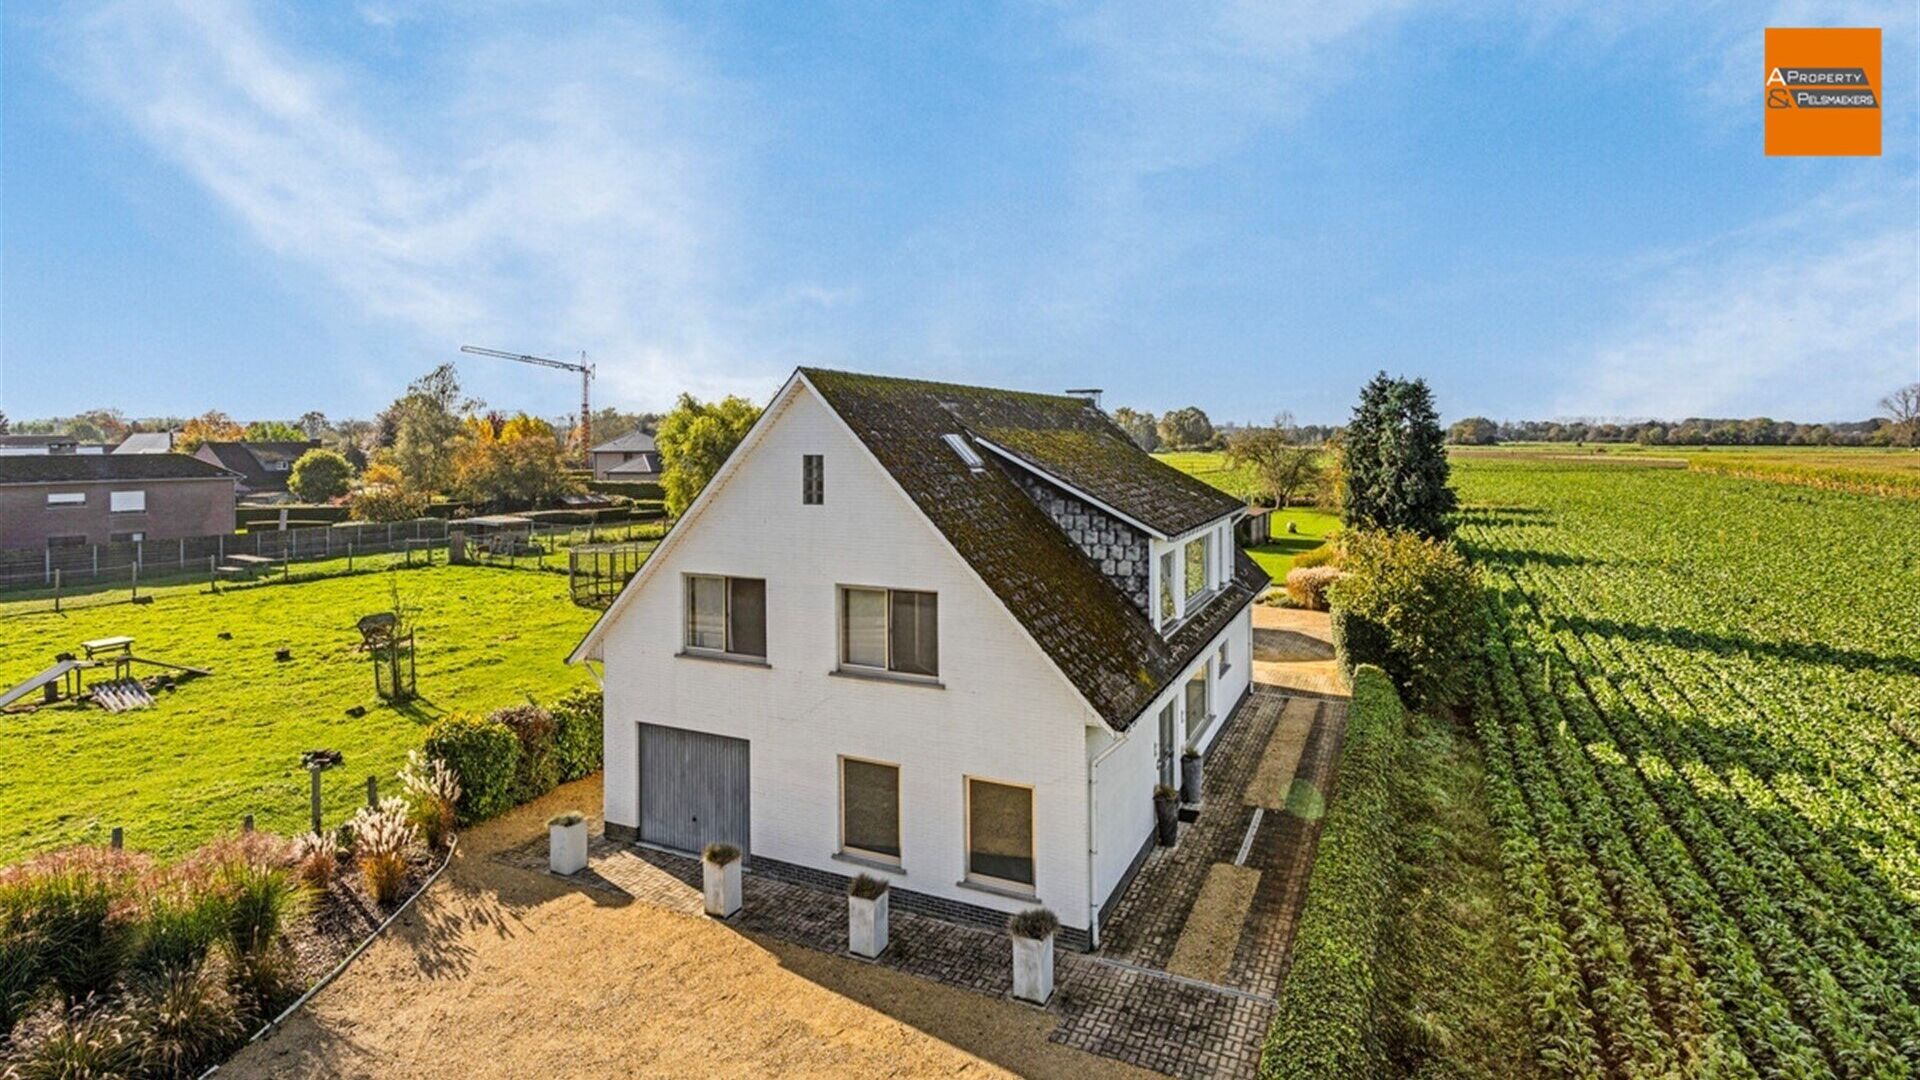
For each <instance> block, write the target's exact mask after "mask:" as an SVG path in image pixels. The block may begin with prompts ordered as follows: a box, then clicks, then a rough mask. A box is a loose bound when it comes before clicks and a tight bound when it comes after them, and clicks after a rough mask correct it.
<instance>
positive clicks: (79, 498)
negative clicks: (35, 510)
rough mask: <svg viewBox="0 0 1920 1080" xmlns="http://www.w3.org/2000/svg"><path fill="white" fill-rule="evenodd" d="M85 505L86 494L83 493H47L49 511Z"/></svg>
mask: <svg viewBox="0 0 1920 1080" xmlns="http://www.w3.org/2000/svg"><path fill="white" fill-rule="evenodd" d="M85 505H87V493H86V492H84V491H49V492H47V508H48V509H50V510H51V509H65V508H67V507H72V506H85Z"/></svg>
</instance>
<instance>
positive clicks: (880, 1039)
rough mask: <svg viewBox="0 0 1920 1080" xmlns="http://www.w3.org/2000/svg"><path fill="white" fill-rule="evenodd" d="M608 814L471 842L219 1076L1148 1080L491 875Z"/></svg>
mask: <svg viewBox="0 0 1920 1080" xmlns="http://www.w3.org/2000/svg"><path fill="white" fill-rule="evenodd" d="M599 803H600V790H599V780H598V779H597V778H595V779H590V780H585V781H581V782H580V783H578V784H573V785H569V786H567V787H565V788H562V789H561V790H559V791H556V792H554V793H553V794H552V795H549V796H548V797H547V798H545V799H542V800H540V801H539V802H538V803H535V804H532V805H530V806H526V807H522V808H521V809H520V810H517V811H515V812H513V813H512V814H509V815H508V816H507V817H505V818H502V819H500V820H499V821H495V822H491V823H489V824H487V825H486V826H483V827H481V828H479V829H476V830H474V831H472V832H471V833H469V834H468V835H467V836H465V837H463V838H462V841H461V849H462V850H461V853H460V855H459V857H458V858H457V859H456V860H455V862H454V865H453V866H452V867H451V868H449V870H448V871H447V873H446V875H445V876H444V877H443V878H442V879H441V880H440V882H439V883H438V884H436V885H435V886H434V888H433V890H432V891H430V892H429V893H428V894H427V895H426V896H424V897H422V898H421V899H420V901H419V903H417V904H416V905H415V906H414V907H413V909H412V910H410V911H409V912H408V914H407V915H406V916H404V917H403V918H402V919H401V921H400V922H398V923H396V924H395V925H394V926H393V927H392V928H391V929H389V931H388V933H387V934H386V935H385V936H384V937H383V938H382V939H381V940H380V941H378V942H376V943H375V944H374V945H373V947H372V948H370V949H369V950H368V951H367V952H366V954H365V955H363V956H362V957H361V958H360V959H359V960H358V961H356V962H355V964H354V965H353V967H352V968H350V969H349V970H348V971H347V972H346V974H344V975H342V976H341V978H340V979H339V980H338V981H337V982H335V983H334V984H333V985H332V986H330V987H328V988H327V989H326V990H324V991H322V992H321V993H320V994H319V995H317V996H316V997H315V998H314V1000H313V1002H312V1003H311V1004H310V1005H309V1006H308V1007H307V1008H306V1009H305V1010H303V1011H302V1012H301V1013H299V1014H297V1015H296V1016H295V1017H294V1018H293V1019H292V1020H290V1021H289V1022H288V1023H287V1025H286V1026H285V1027H284V1028H282V1029H281V1030H280V1031H278V1032H276V1033H275V1034H273V1035H272V1036H270V1037H269V1038H267V1039H265V1040H263V1041H262V1042H261V1043H259V1044H256V1045H254V1046H251V1047H249V1048H248V1049H247V1050H246V1051H244V1052H243V1053H241V1054H240V1055H239V1056H238V1057H237V1058H235V1059H234V1060H233V1061H232V1062H231V1063H230V1064H228V1065H227V1066H225V1067H223V1068H222V1069H221V1070H220V1075H221V1076H222V1077H228V1076H232V1077H349V1076H351V1077H362V1076H364V1077H469V1076H490V1077H551V1076H569V1077H574V1076H580V1077H594V1076H636V1075H637V1076H666V1075H672V1076H676V1077H682V1076H686V1077H703V1076H749V1075H750V1076H779V1075H854V1074H858V1075H862V1076H934V1075H939V1076H952V1075H960V1076H1005V1075H1022V1076H1060V1077H1069V1076H1070V1077H1101V1076H1116V1077H1118V1076H1150V1075H1152V1074H1150V1073H1144V1072H1141V1071H1140V1070H1137V1069H1132V1068H1129V1067H1127V1066H1124V1065H1121V1064H1119V1063H1118V1062H1114V1061H1110V1060H1107V1059H1105V1058H1099V1057H1094V1056H1092V1055H1089V1054H1085V1053H1081V1052H1080V1051H1077V1050H1071V1049H1068V1048H1066V1047H1063V1046H1059V1045H1056V1044H1053V1043H1049V1042H1048V1041H1047V1033H1048V1032H1049V1031H1051V1030H1052V1029H1053V1027H1054V1023H1055V1018H1054V1016H1053V1015H1052V1014H1050V1013H1047V1012H1043V1011H1041V1010H1038V1009H1032V1008H1028V1007H1026V1006H1022V1005H1016V1004H1014V1003H1012V1002H1009V1001H1005V1000H999V999H995V998H991V997H987V996H984V995H981V994H975V993H971V992H968V991H965V990H960V989H955V988H951V987H945V986H941V985H938V984H935V983H932V982H928V981H926V980H922V979H916V978H913V977H911V976H908V975H903V974H900V973H898V972H895V971H891V970H888V969H885V968H880V967H875V966H872V965H869V964H863V963H861V962H859V961H856V960H852V959H849V958H846V957H842V956H829V955H826V954H823V953H818V952H813V951H811V950H808V949H803V948H800V947H798V946H793V945H788V944H785V943H783V942H779V941H775V940H771V939H759V938H755V937H749V936H745V935H742V934H740V933H738V932H736V931H734V930H732V929H730V928H729V927H727V926H726V925H725V924H722V923H716V922H713V921H711V920H708V919H706V918H703V917H699V916H688V915H682V914H676V913H673V912H669V911H665V910H662V909H660V908H656V907H651V906H648V905H646V904H641V903H635V902H632V901H630V900H625V899H624V898H620V897H616V896H613V895H610V894H605V893H602V892H600V891H599V890H591V889H578V888H571V887H568V886H567V885H565V884H563V883H560V882H557V881H553V880H551V879H548V878H546V877H544V876H543V875H540V874H534V873H528V872H526V871H522V870H518V869H515V868H513V867H510V866H506V865H503V864H502V863H501V862H500V860H497V859H494V858H491V857H490V855H491V853H492V852H494V851H497V850H499V849H500V848H502V847H506V846H510V845H513V844H516V843H521V842H524V841H525V840H526V838H527V837H528V836H529V835H533V834H537V833H538V832H539V831H540V830H541V829H543V828H544V823H545V821H546V819H547V817H549V816H550V815H552V814H554V813H556V812H558V811H560V810H563V809H568V808H572V807H584V806H598V805H599ZM595 828H596V830H597V828H598V824H597V822H596V824H595Z"/></svg>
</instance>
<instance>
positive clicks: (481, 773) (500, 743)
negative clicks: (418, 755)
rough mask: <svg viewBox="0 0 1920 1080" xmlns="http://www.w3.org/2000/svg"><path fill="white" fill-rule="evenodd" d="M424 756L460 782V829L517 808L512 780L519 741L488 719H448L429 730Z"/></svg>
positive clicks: (516, 768) (466, 716)
mask: <svg viewBox="0 0 1920 1080" xmlns="http://www.w3.org/2000/svg"><path fill="white" fill-rule="evenodd" d="M426 755H427V757H429V758H440V759H442V760H444V761H445V762H446V763H447V764H448V765H449V766H451V767H452V768H453V771H454V773H455V774H456V775H458V776H459V777H460V820H461V822H462V823H469V822H475V821H480V820H482V819H484V818H490V817H492V816H493V815H495V814H498V813H500V812H501V811H502V810H509V809H512V808H513V807H514V806H515V805H517V800H516V799H515V798H514V779H515V777H516V776H517V774H518V773H519V771H520V739H519V737H518V736H516V735H515V734H514V733H513V729H511V728H509V727H507V725H505V724H503V723H501V722H500V721H498V720H495V719H494V718H492V717H490V716H474V715H472V714H470V713H450V714H448V715H446V716H443V717H441V718H440V719H438V720H435V721H434V722H433V726H432V727H430V728H428V729H427V740H426Z"/></svg>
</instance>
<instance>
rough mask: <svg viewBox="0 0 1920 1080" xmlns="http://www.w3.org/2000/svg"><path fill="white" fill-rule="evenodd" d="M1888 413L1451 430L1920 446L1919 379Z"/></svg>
mask: <svg viewBox="0 0 1920 1080" xmlns="http://www.w3.org/2000/svg"><path fill="white" fill-rule="evenodd" d="M1880 408H1881V409H1883V410H1884V411H1885V414H1886V415H1884V416H1876V417H1873V418H1871V419H1868V420H1851V421H1841V422H1836V423H1828V424H1805V423H1797V422H1795V421H1792V420H1775V419H1773V418H1771V417H1766V416H1757V417H1751V418H1749V419H1745V420H1736V419H1713V418H1708V417H1698V416H1694V417H1688V418H1686V419H1684V420H1628V421H1608V420H1578V419H1576V420H1508V421H1495V420H1490V419H1488V418H1486V417H1484V416H1469V417H1467V418H1466V419H1464V420H1461V421H1458V422H1456V423H1455V424H1454V425H1453V426H1452V427H1451V428H1449V429H1448V430H1447V441H1448V442H1450V443H1453V444H1454V445H1456V446H1492V445H1494V444H1496V443H1507V442H1555V443H1559V442H1564V443H1588V442H1595V443H1638V444H1639V445H1641V446H1906V447H1913V446H1920V382H1917V383H1911V384H1909V385H1907V386H1903V387H1900V388H1899V389H1897V390H1894V391H1893V392H1891V393H1889V394H1888V395H1887V396H1886V397H1883V398H1881V399H1880Z"/></svg>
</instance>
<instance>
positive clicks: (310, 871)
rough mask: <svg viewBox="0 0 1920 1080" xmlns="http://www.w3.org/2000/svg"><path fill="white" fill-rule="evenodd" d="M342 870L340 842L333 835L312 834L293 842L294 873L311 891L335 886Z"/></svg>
mask: <svg viewBox="0 0 1920 1080" xmlns="http://www.w3.org/2000/svg"><path fill="white" fill-rule="evenodd" d="M339 869H340V841H339V840H338V839H336V838H335V837H334V836H333V834H331V833H314V832H310V833H307V834H306V835H304V836H301V837H298V838H296V839H295V840H294V842H293V872H294V874H296V875H297V876H298V877H299V878H300V883H301V884H302V885H305V886H307V887H308V888H310V889H324V888H326V887H327V886H328V885H331V884H333V875H334V872H335V871H337V870H339Z"/></svg>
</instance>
